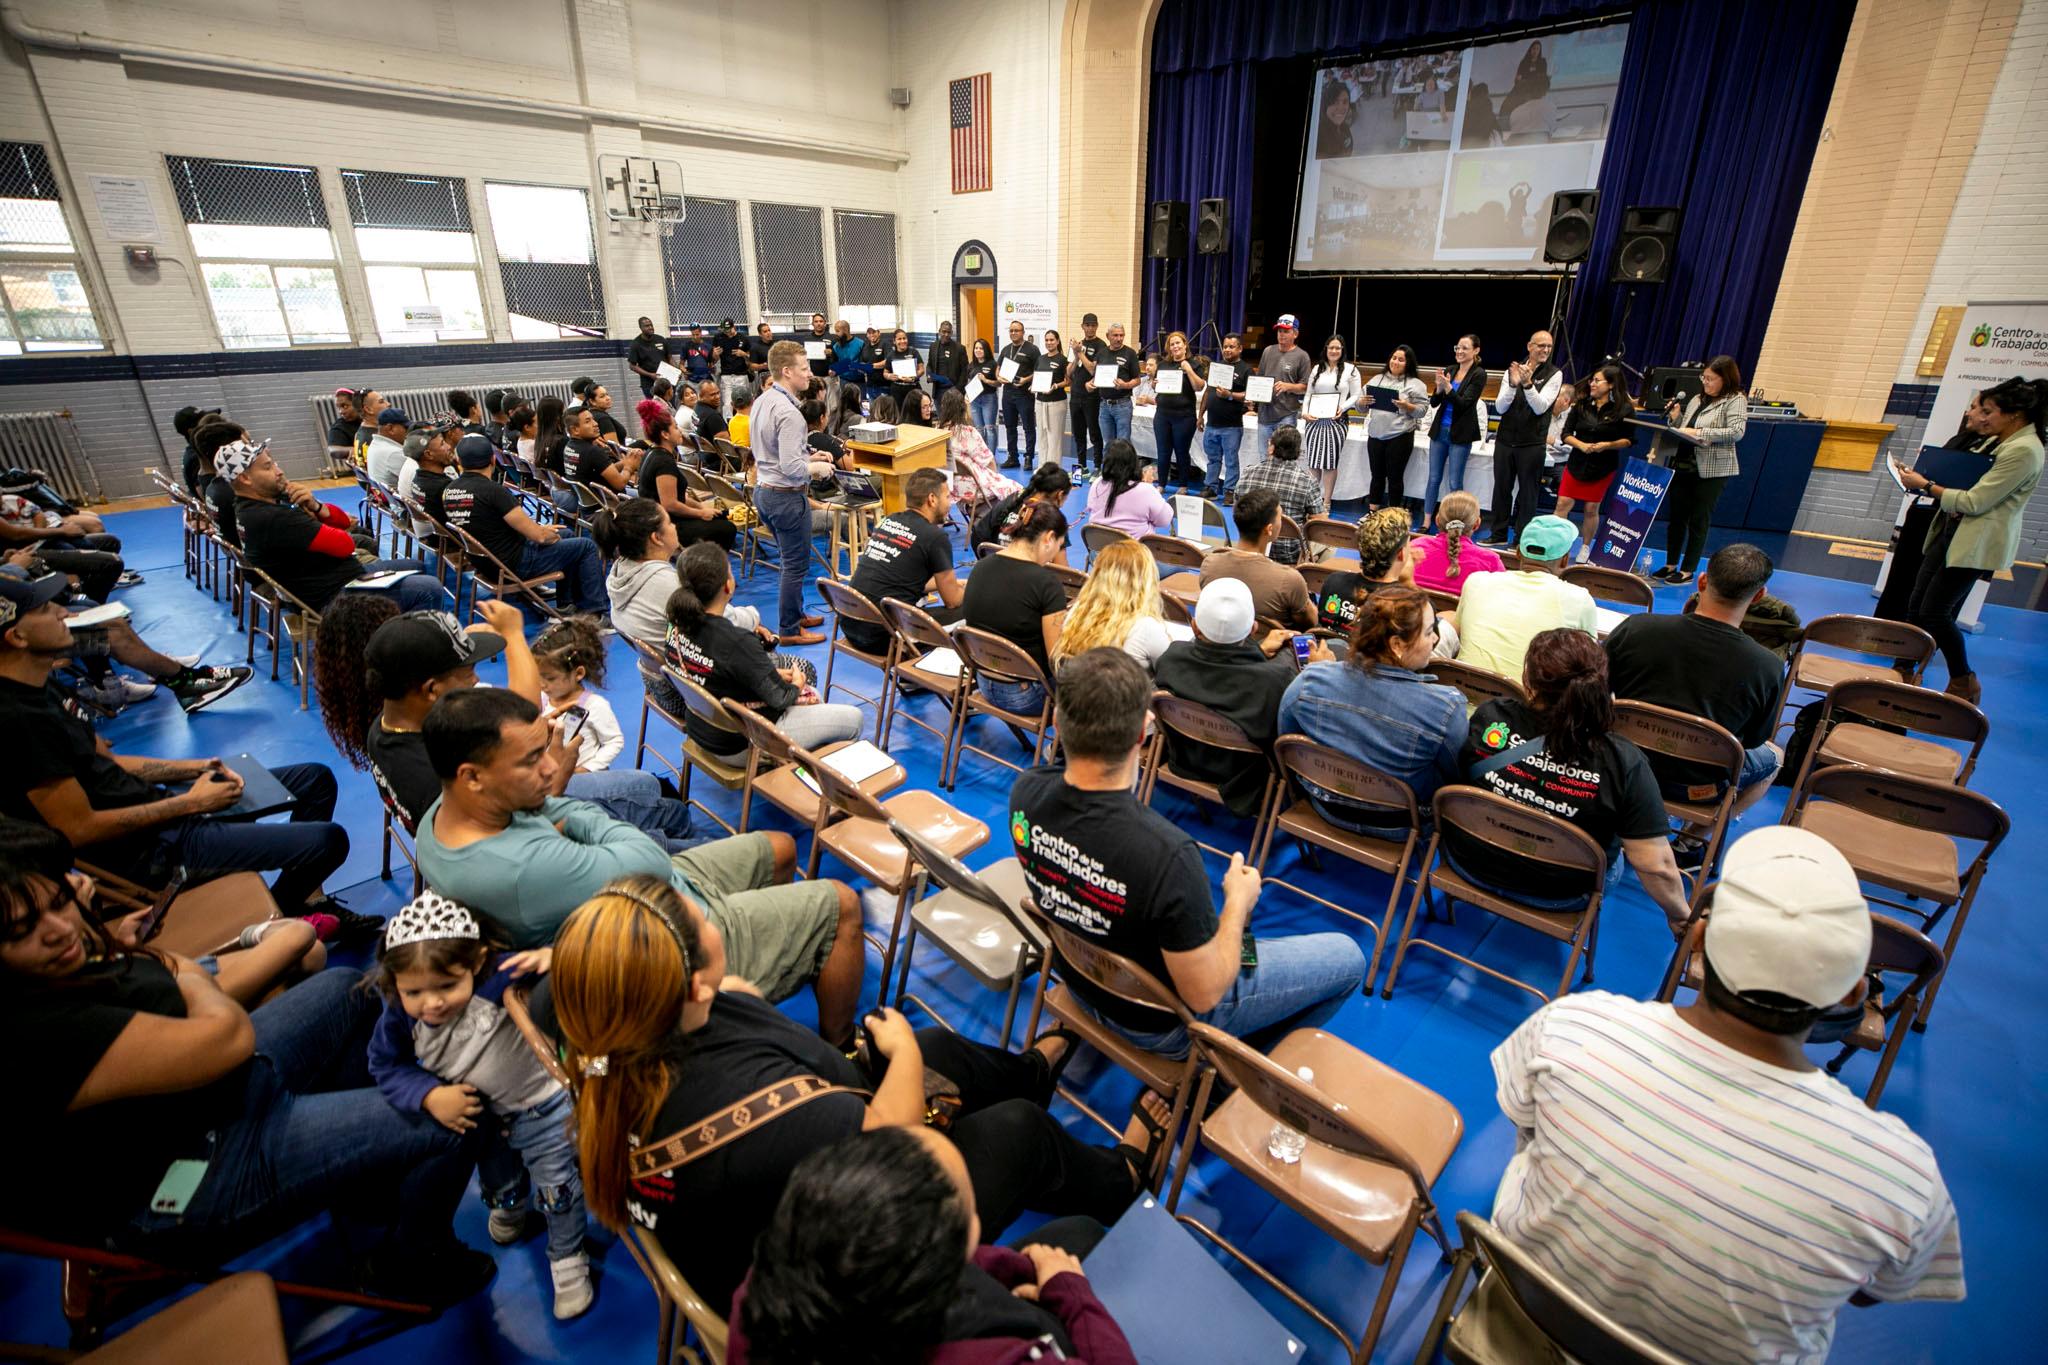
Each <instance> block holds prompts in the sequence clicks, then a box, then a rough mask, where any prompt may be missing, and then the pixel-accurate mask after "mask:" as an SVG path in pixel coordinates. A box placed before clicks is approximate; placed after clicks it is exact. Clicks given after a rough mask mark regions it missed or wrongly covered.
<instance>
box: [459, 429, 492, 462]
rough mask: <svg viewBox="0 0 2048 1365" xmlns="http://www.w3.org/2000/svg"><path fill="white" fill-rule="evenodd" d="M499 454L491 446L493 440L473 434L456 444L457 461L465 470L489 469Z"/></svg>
mask: <svg viewBox="0 0 2048 1365" xmlns="http://www.w3.org/2000/svg"><path fill="white" fill-rule="evenodd" d="M497 458H498V453H497V451H496V449H495V448H493V447H492V445H491V438H490V437H488V436H484V435H481V434H479V433H477V432H471V433H470V434H469V435H467V436H465V437H463V438H462V439H461V440H459V441H457V442H456V443H455V459H456V462H457V463H458V464H460V465H461V466H462V467H463V468H464V469H489V468H490V467H491V462H492V461H493V460H496V459H497Z"/></svg>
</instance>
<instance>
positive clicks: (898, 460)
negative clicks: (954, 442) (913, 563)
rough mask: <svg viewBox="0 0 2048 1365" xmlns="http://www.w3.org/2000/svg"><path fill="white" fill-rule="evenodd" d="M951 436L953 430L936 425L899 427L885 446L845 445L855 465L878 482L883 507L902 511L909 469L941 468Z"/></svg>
mask: <svg viewBox="0 0 2048 1365" xmlns="http://www.w3.org/2000/svg"><path fill="white" fill-rule="evenodd" d="M951 439H952V433H950V432H946V431H941V430H939V429H938V428H936V427H911V426H899V427H897V428H896V439H895V440H893V441H891V442H889V443H888V444H886V445H877V444H875V443H873V442H869V441H848V442H847V443H846V448H847V449H848V450H850V451H852V452H853V463H854V465H855V467H856V468H859V469H864V470H866V471H867V472H868V473H870V474H872V475H874V476H875V481H876V482H877V483H879V484H881V486H882V510H883V511H884V512H901V511H902V510H903V509H904V507H905V506H906V504H905V502H904V499H903V481H904V480H905V479H907V478H909V477H910V474H911V471H912V470H916V469H944V468H945V467H946V443H947V442H948V441H950V440H951Z"/></svg>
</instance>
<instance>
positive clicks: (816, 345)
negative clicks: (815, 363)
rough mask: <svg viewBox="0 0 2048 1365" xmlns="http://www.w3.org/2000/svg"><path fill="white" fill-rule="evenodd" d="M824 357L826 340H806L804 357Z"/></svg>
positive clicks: (811, 358) (809, 358)
mask: <svg viewBox="0 0 2048 1365" xmlns="http://www.w3.org/2000/svg"><path fill="white" fill-rule="evenodd" d="M824 358H825V343H824V342H822V341H806V342H805V343H804V359H805V360H823V359H824Z"/></svg>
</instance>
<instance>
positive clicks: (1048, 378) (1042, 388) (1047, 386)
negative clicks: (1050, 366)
mask: <svg viewBox="0 0 2048 1365" xmlns="http://www.w3.org/2000/svg"><path fill="white" fill-rule="evenodd" d="M1031 391H1032V392H1033V393H1051V392H1052V371H1051V370H1033V371H1032V372H1031Z"/></svg>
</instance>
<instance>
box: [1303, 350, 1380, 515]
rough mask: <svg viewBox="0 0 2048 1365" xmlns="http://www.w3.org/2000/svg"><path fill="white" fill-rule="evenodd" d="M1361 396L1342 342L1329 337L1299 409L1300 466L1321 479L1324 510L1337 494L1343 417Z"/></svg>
mask: <svg viewBox="0 0 2048 1365" xmlns="http://www.w3.org/2000/svg"><path fill="white" fill-rule="evenodd" d="M1364 392H1365V386H1364V385H1363V384H1361V383H1360V382H1359V380H1358V367H1357V366H1356V365H1353V364H1352V363H1351V361H1350V359H1349V358H1348V357H1347V356H1346V355H1345V348H1344V338H1343V337H1341V336H1337V335H1335V334H1332V335H1331V337H1330V339H1329V340H1328V341H1326V342H1324V343H1323V363H1322V364H1320V365H1318V366H1316V367H1315V368H1314V369H1313V370H1310V371H1309V376H1308V393H1307V395H1306V396H1305V397H1304V398H1303V399H1302V405H1301V415H1302V433H1301V451H1302V459H1301V462H1302V464H1303V465H1305V466H1307V467H1308V468H1310V469H1313V470H1314V471H1316V473H1317V475H1319V476H1320V477H1321V478H1322V481H1323V505H1324V506H1326V507H1327V506H1328V505H1329V504H1330V500H1331V496H1332V495H1333V494H1334V493H1335V492H1336V491H1337V465H1338V462H1339V461H1340V460H1341V459H1342V458H1343V455H1344V434H1345V431H1346V429H1347V428H1348V427H1349V426H1350V418H1349V417H1348V416H1347V415H1346V414H1348V413H1349V412H1350V411H1351V409H1352V408H1353V407H1355V406H1357V404H1358V399H1359V396H1360V395H1361V394H1363V393H1364ZM1333 404H1334V405H1335V406H1334V408H1333V407H1332V405H1333Z"/></svg>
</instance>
